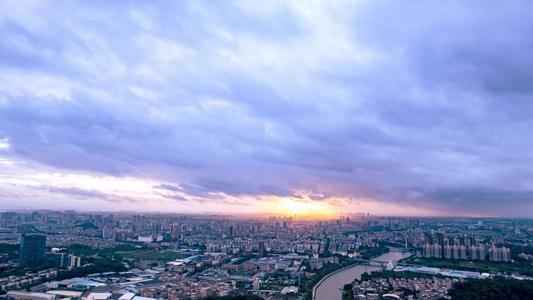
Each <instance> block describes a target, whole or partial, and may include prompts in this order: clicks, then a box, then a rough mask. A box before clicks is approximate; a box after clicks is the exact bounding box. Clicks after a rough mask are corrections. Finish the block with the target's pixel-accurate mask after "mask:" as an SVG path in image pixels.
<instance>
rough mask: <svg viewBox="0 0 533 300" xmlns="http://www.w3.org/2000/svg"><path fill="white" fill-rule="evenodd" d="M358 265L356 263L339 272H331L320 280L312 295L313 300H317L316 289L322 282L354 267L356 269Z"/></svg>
mask: <svg viewBox="0 0 533 300" xmlns="http://www.w3.org/2000/svg"><path fill="white" fill-rule="evenodd" d="M356 265H357V262H354V264H353V265H349V266H346V267H344V268H342V269H339V270H337V271H334V272H331V273H329V274H327V275H326V276H324V277H322V279H320V281H319V282H318V283H317V284H315V286H313V289H312V294H311V295H312V300H316V289H317V288H318V287H319V286H320V284H322V282H323V281H324V280H326V279H327V278H328V277H330V276H333V275H335V274H337V273H339V272H342V271H344V270H348V269H349V268H352V267H354V266H356Z"/></svg>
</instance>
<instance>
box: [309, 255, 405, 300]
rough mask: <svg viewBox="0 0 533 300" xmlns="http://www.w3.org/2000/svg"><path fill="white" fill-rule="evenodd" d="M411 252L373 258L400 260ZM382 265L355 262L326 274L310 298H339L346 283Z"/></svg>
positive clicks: (326, 299) (320, 299)
mask: <svg viewBox="0 0 533 300" xmlns="http://www.w3.org/2000/svg"><path fill="white" fill-rule="evenodd" d="M409 255H410V253H402V252H393V251H391V252H388V253H385V254H382V255H380V256H378V257H376V258H374V259H373V260H377V261H391V260H396V261H397V260H399V259H402V258H404V257H407V256H409ZM382 269H383V268H382V267H378V266H369V265H361V264H353V265H351V266H346V267H343V268H341V269H339V270H336V271H335V272H331V273H330V274H328V275H326V276H324V278H322V279H321V280H320V281H319V282H318V283H317V284H316V285H315V286H314V287H313V289H312V291H313V294H312V297H311V298H306V300H307V299H309V300H337V299H341V297H342V288H343V287H344V285H345V284H347V283H350V282H352V281H353V280H354V279H359V278H360V277H361V275H362V274H364V273H365V272H368V273H370V272H372V271H378V270H382Z"/></svg>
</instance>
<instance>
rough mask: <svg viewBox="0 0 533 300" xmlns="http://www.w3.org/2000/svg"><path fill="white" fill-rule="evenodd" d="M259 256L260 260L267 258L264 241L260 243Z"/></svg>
mask: <svg viewBox="0 0 533 300" xmlns="http://www.w3.org/2000/svg"><path fill="white" fill-rule="evenodd" d="M257 256H258V257H259V258H262V257H265V256H266V249H265V242H263V241H260V242H259V251H258V255H257Z"/></svg>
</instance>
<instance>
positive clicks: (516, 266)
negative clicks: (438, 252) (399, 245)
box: [417, 259, 533, 274]
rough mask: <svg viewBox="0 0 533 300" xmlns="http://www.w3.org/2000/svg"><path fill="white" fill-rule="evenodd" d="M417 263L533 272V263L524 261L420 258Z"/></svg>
mask: <svg viewBox="0 0 533 300" xmlns="http://www.w3.org/2000/svg"><path fill="white" fill-rule="evenodd" d="M417 264H421V265H425V266H428V267H435V268H441V269H457V270H469V271H477V272H504V273H516V274H526V273H528V271H529V272H531V269H533V268H532V267H531V265H529V264H527V263H526V264H524V263H521V262H520V263H518V262H516V263H502V262H492V261H474V262H470V261H466V260H439V259H420V260H419V261H418V262H417Z"/></svg>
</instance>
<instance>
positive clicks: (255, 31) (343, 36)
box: [0, 1, 533, 215]
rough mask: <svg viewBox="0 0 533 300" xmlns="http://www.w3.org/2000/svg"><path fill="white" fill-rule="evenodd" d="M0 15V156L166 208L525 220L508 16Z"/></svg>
mask: <svg viewBox="0 0 533 300" xmlns="http://www.w3.org/2000/svg"><path fill="white" fill-rule="evenodd" d="M3 5H4V9H3V10H2V11H4V13H2V15H1V19H0V20H1V21H0V34H1V35H2V36H3V38H2V40H1V41H0V66H1V69H2V70H0V137H2V140H4V139H5V140H6V141H7V142H6V143H8V144H9V147H8V148H6V147H4V148H2V147H0V151H2V152H1V153H4V154H3V155H5V156H10V157H16V158H17V159H24V160H27V161H35V162H39V163H43V164H45V165H49V166H53V167H57V168H60V169H65V170H75V171H81V172H97V173H99V174H109V175H114V176H122V177H128V176H134V177H138V178H142V177H146V178H150V179H154V180H156V181H158V182H170V183H173V184H167V183H162V184H160V185H156V186H154V191H155V192H156V193H157V194H158V195H164V196H163V197H167V198H172V199H175V200H178V201H181V202H184V201H188V200H187V199H189V198H191V199H192V198H194V199H195V200H198V201H199V200H202V199H204V200H209V199H211V200H213V201H220V202H223V201H226V200H225V196H229V197H234V198H239V197H245V196H252V197H261V196H269V195H270V196H273V197H291V198H296V199H298V198H300V199H307V198H309V199H313V200H317V201H328V199H338V198H344V199H348V200H350V199H351V200H350V201H360V200H361V199H362V200H365V199H366V200H376V201H380V202H384V203H394V204H398V203H399V204H405V205H414V206H417V207H428V208H431V209H438V210H440V211H447V212H449V213H450V214H454V213H461V214H475V213H484V214H497V213H498V209H497V208H495V209H494V210H492V209H490V208H487V209H485V210H483V211H481V210H479V204H480V203H489V202H491V201H492V202H491V203H504V202H505V203H510V204H509V205H508V207H511V208H515V209H516V210H513V209H511V208H509V209H507V210H505V214H506V215H512V214H513V211H516V212H518V211H520V210H521V208H520V207H522V208H524V207H529V202H528V199H529V195H530V193H531V191H533V185H532V184H531V183H530V181H529V180H528V178H531V176H532V175H533V174H532V171H531V164H532V162H533V157H532V156H533V155H532V154H531V153H533V144H531V143H530V140H531V137H532V136H533V135H532V134H533V132H532V130H533V119H531V117H530V116H531V115H532V114H533V102H532V101H531V100H532V99H531V95H532V92H533V90H532V87H533V85H532V84H531V83H530V80H529V79H530V78H533V73H532V72H533V71H532V70H533V65H532V63H533V62H532V60H531V59H530V58H529V56H530V52H531V48H532V47H533V37H532V32H533V19H532V18H530V17H529V16H530V15H531V13H532V12H533V11H532V10H533V5H532V4H530V3H528V2H527V1H514V2H510V3H501V2H496V1H489V2H484V3H482V4H478V3H464V2H460V1H451V2H446V3H438V4H435V3H431V2H426V1H415V2H412V3H410V5H408V6H406V5H404V4H402V3H390V2H385V1H371V2H361V3H355V4H354V3H339V4H336V5H334V4H331V3H328V2H325V3H323V5H320V7H318V6H313V5H306V6H305V7H300V6H299V5H302V4H301V3H298V2H294V3H291V2H284V1H281V2H269V3H268V4H265V3H262V4H261V5H257V3H256V4H253V3H246V2H245V3H227V2H225V3H223V4H222V3H211V2H210V3H202V2H197V1H191V2H187V1H180V2H179V3H174V2H169V3H166V4H164V5H158V4H154V3H146V2H131V3H127V4H125V3H118V2H117V3H106V2H96V3H93V2H91V3H82V4H80V3H76V4H75V3H64V4H63V5H56V4H54V3H50V4H45V3H42V4H36V5H35V6H33V5H31V4H25V5H17V4H16V3H14V4H11V3H10V2H5V3H4V4H3ZM6 11H10V12H11V13H9V14H6V13H5V12H6ZM304 11H305V13H304ZM2 140H0V141H2ZM0 145H1V144H0ZM6 149H7V150H6ZM74 189H75V188H74ZM436 191H437V192H436ZM443 191H445V192H443ZM473 191H475V192H473ZM71 192H73V195H75V194H76V190H72V191H71ZM79 192H80V193H81V194H83V191H79ZM88 192H89V193H91V192H97V191H88ZM81 194H80V195H79V196H81ZM491 195H492V196H491ZM87 197H89V196H87ZM454 199H460V200H454ZM232 201H236V200H232ZM332 201H333V200H332ZM335 201H337V200H335ZM459 204H460V205H459ZM500 206H501V205H500ZM500 206H498V205H496V204H495V207H500Z"/></svg>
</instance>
